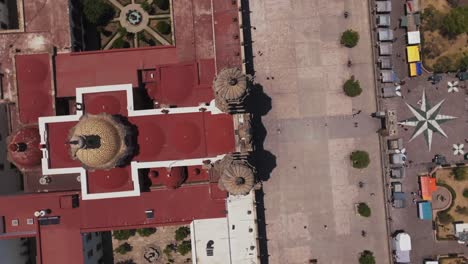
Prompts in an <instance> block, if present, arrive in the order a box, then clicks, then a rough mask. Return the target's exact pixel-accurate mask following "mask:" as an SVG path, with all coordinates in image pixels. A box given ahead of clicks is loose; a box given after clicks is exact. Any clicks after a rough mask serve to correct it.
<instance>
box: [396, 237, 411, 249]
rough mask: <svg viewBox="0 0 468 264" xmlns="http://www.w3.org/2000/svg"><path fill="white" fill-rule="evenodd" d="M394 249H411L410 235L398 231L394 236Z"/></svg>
mask: <svg viewBox="0 0 468 264" xmlns="http://www.w3.org/2000/svg"><path fill="white" fill-rule="evenodd" d="M395 249H396V250H397V251H410V250H411V237H410V236H409V235H408V234H407V233H400V234H398V235H397V236H396V237H395Z"/></svg>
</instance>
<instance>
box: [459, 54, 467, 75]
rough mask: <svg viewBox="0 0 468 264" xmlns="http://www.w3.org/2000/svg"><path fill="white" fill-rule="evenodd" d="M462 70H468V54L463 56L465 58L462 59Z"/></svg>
mask: <svg viewBox="0 0 468 264" xmlns="http://www.w3.org/2000/svg"><path fill="white" fill-rule="evenodd" d="M458 68H460V70H462V71H466V70H468V53H465V54H463V57H462V58H461V59H460V65H459V66H458Z"/></svg>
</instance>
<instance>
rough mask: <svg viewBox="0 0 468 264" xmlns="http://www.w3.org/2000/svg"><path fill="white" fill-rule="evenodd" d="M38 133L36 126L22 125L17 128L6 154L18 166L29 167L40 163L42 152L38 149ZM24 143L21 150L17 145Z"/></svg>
mask: <svg viewBox="0 0 468 264" xmlns="http://www.w3.org/2000/svg"><path fill="white" fill-rule="evenodd" d="M39 143H40V135H39V129H38V128H37V127H35V126H34V127H24V128H21V129H20V130H18V131H17V132H16V133H15V134H14V135H13V137H12V138H11V141H10V143H9V145H8V154H9V155H10V157H11V159H12V160H13V162H14V163H15V164H16V166H18V167H19V168H23V169H30V168H34V167H38V166H40V165H41V158H42V152H41V150H40V149H39ZM20 144H24V146H26V149H25V150H24V151H21V150H20V149H19V148H20V147H19V146H18V145H20Z"/></svg>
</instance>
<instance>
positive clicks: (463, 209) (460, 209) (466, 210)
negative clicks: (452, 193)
mask: <svg viewBox="0 0 468 264" xmlns="http://www.w3.org/2000/svg"><path fill="white" fill-rule="evenodd" d="M455 212H457V213H459V214H461V215H468V207H466V206H463V207H462V206H458V205H457V207H456V208H455Z"/></svg>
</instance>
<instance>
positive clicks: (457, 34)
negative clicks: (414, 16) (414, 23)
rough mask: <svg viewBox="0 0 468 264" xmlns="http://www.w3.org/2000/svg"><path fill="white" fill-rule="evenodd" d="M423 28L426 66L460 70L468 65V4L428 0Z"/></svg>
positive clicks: (425, 6)
mask: <svg viewBox="0 0 468 264" xmlns="http://www.w3.org/2000/svg"><path fill="white" fill-rule="evenodd" d="M421 3H422V10H423V11H422V14H421V20H422V22H421V31H422V58H423V64H424V67H425V68H426V69H427V70H430V71H434V72H441V73H442V72H457V71H459V70H466V69H467V67H468V45H467V43H468V35H467V33H468V6H466V2H464V3H465V4H464V5H462V4H461V3H462V1H460V0H424V1H421Z"/></svg>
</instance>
